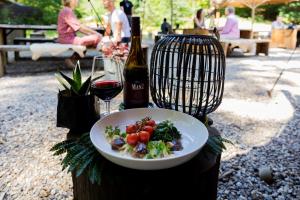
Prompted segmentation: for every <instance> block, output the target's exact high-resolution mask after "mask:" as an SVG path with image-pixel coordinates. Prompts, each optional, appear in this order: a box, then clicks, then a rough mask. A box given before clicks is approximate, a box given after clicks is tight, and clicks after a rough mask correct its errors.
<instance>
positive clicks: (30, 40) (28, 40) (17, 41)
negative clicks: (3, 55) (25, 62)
mask: <svg viewBox="0 0 300 200" xmlns="http://www.w3.org/2000/svg"><path fill="white" fill-rule="evenodd" d="M55 40H56V39H53V38H41V37H32V38H25V37H16V38H15V39H14V44H15V45H18V44H20V43H24V44H27V43H29V44H33V43H46V42H50V43H55ZM19 57H20V56H19V52H17V51H15V60H18V59H19Z"/></svg>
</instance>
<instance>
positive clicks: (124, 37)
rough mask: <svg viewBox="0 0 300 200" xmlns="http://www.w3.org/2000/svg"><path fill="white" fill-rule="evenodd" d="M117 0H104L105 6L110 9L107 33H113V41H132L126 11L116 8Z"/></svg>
mask: <svg viewBox="0 0 300 200" xmlns="http://www.w3.org/2000/svg"><path fill="white" fill-rule="evenodd" d="M114 1H115V0H102V2H103V5H104V8H105V9H106V10H108V11H109V15H108V23H107V27H106V35H110V34H111V32H112V34H113V41H114V42H116V43H119V42H122V43H128V42H130V36H131V33H130V25H129V22H128V19H127V16H126V14H125V13H124V11H122V10H120V9H116V8H115V5H114Z"/></svg>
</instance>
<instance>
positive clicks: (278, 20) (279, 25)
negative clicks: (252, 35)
mask: <svg viewBox="0 0 300 200" xmlns="http://www.w3.org/2000/svg"><path fill="white" fill-rule="evenodd" d="M284 28H285V25H284V23H283V22H282V17H280V16H277V18H276V20H275V21H273V22H272V29H284Z"/></svg>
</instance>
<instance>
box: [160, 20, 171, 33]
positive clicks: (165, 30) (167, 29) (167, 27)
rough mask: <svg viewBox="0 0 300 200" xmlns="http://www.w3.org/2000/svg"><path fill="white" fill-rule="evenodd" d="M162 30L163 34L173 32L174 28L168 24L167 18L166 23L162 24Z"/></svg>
mask: <svg viewBox="0 0 300 200" xmlns="http://www.w3.org/2000/svg"><path fill="white" fill-rule="evenodd" d="M160 29H161V32H162V33H163V34H168V33H170V32H172V26H171V24H169V23H168V22H167V19H166V18H164V22H163V23H162V24H161V26H160Z"/></svg>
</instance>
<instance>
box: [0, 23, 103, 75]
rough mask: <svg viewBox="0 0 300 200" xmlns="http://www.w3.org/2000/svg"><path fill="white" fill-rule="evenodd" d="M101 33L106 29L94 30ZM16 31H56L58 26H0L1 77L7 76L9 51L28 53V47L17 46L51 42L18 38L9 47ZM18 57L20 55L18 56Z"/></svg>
mask: <svg viewBox="0 0 300 200" xmlns="http://www.w3.org/2000/svg"><path fill="white" fill-rule="evenodd" d="M93 29H94V30H96V31H97V32H99V33H104V28H102V27H97V28H93ZM15 30H24V31H26V30H42V31H56V30H57V26H56V25H27V24H21V25H13V24H0V77H1V76H3V75H4V74H5V65H6V64H7V51H14V52H15V53H16V52H19V51H28V50H29V46H28V45H16V44H17V43H19V42H30V43H34V42H39V43H41V42H49V41H50V39H41V38H26V35H25V38H16V44H15V45H8V44H7V40H8V36H9V35H10V34H11V33H12V32H13V31H15ZM16 56H17V57H18V54H17V55H16Z"/></svg>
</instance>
